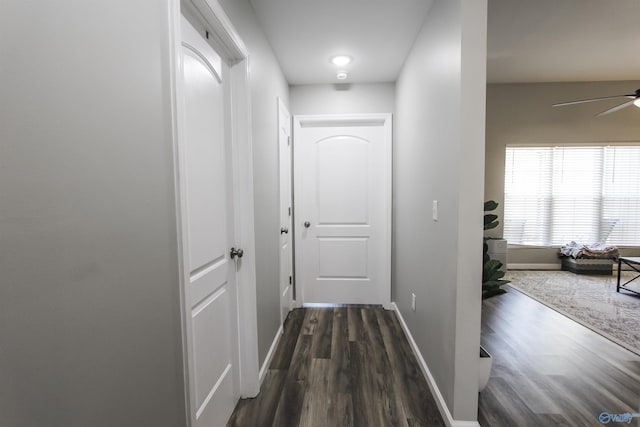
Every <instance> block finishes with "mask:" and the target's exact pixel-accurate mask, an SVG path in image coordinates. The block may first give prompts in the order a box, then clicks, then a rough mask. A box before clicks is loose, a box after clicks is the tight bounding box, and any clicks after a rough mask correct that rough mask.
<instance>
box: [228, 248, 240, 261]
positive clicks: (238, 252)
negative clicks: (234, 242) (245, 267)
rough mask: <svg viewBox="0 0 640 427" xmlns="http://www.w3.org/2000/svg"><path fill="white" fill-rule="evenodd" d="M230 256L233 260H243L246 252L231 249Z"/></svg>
mask: <svg viewBox="0 0 640 427" xmlns="http://www.w3.org/2000/svg"><path fill="white" fill-rule="evenodd" d="M229 255H230V256H231V259H234V258H235V257H238V258H242V255H244V251H243V250H242V249H236V248H231V250H230V251H229Z"/></svg>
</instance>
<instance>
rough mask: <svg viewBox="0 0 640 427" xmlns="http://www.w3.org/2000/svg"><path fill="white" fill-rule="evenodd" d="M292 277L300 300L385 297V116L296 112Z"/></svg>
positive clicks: (339, 301)
mask: <svg viewBox="0 0 640 427" xmlns="http://www.w3.org/2000/svg"><path fill="white" fill-rule="evenodd" d="M294 144H295V150H294V152H295V207H296V209H295V211H296V276H297V279H298V280H297V285H298V289H299V290H300V291H301V293H302V299H303V303H304V304H314V303H315V304H383V305H385V306H388V305H389V304H390V299H391V277H390V276H391V274H390V270H391V115H390V114H371V115H358V116H353V115H347V116H295V117H294Z"/></svg>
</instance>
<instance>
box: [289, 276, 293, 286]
mask: <svg viewBox="0 0 640 427" xmlns="http://www.w3.org/2000/svg"><path fill="white" fill-rule="evenodd" d="M289 284H290V285H291V284H293V279H292V278H291V276H289Z"/></svg>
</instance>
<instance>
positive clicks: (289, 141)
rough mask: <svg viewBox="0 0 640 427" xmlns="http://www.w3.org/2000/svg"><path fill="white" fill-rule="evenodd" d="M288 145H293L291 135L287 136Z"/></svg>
mask: <svg viewBox="0 0 640 427" xmlns="http://www.w3.org/2000/svg"><path fill="white" fill-rule="evenodd" d="M287 145H291V137H290V136H287Z"/></svg>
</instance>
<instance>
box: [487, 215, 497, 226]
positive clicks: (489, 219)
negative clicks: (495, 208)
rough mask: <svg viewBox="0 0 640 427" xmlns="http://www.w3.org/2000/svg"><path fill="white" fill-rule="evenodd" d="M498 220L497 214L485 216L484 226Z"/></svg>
mask: <svg viewBox="0 0 640 427" xmlns="http://www.w3.org/2000/svg"><path fill="white" fill-rule="evenodd" d="M496 219H498V215H496V214H486V215H485V216H484V225H487V224H491V223H492V222H493V221H495V220H496Z"/></svg>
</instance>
